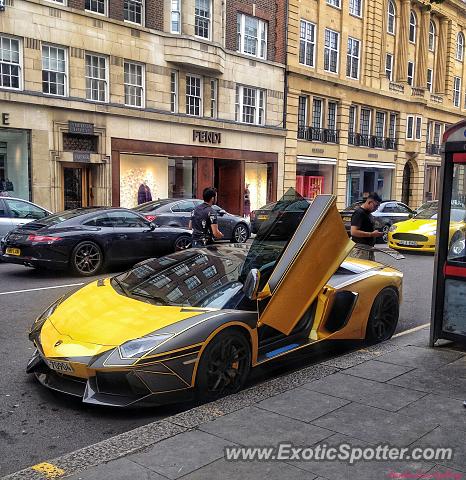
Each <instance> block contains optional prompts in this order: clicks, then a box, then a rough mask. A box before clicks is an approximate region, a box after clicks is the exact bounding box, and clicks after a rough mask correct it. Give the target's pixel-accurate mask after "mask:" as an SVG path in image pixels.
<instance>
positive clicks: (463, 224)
mask: <svg viewBox="0 0 466 480" xmlns="http://www.w3.org/2000/svg"><path fill="white" fill-rule="evenodd" d="M437 216H438V209H437V208H426V209H424V210H422V212H420V213H418V214H417V215H416V216H414V217H413V218H411V219H409V220H406V221H405V222H399V223H397V224H396V225H393V226H392V227H391V228H390V232H389V234H388V246H389V247H390V248H393V249H395V250H412V251H417V252H430V253H434V252H435V246H436V243H437ZM465 232H466V209H464V208H452V209H451V222H450V231H449V238H450V252H451V254H452V255H454V256H459V255H460V254H461V253H462V252H463V251H464V241H465Z"/></svg>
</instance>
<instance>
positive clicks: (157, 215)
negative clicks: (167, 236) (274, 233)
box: [133, 198, 251, 243]
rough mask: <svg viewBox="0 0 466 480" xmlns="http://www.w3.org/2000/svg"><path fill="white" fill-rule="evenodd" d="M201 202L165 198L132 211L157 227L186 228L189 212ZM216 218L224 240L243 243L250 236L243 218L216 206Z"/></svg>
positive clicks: (191, 199)
mask: <svg viewBox="0 0 466 480" xmlns="http://www.w3.org/2000/svg"><path fill="white" fill-rule="evenodd" d="M201 203H202V200H199V199H197V198H190V199H186V198H165V199H162V200H154V201H152V202H146V203H143V204H141V205H138V206H137V207H135V208H134V209H133V210H134V211H136V212H139V213H142V214H143V215H144V216H145V217H146V218H147V220H149V221H151V222H154V223H155V224H156V225H159V226H170V227H180V228H188V224H189V220H190V219H191V212H192V211H193V210H194V208H196V207H197V205H200V204H201ZM213 208H214V210H216V212H217V216H218V228H219V229H220V231H221V232H222V233H223V236H224V238H225V239H229V240H230V241H232V242H235V243H244V242H245V241H246V240H247V239H248V238H249V237H250V236H251V232H250V229H249V225H248V222H247V220H246V219H245V218H243V217H239V216H238V215H233V214H231V213H228V212H226V211H225V210H223V209H222V208H220V207H219V206H218V205H214V206H213Z"/></svg>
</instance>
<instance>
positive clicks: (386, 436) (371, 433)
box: [311, 403, 438, 447]
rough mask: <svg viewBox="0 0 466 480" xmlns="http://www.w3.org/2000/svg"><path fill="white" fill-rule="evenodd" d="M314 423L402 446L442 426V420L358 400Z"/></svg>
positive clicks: (364, 438)
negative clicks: (359, 402) (395, 410)
mask: <svg viewBox="0 0 466 480" xmlns="http://www.w3.org/2000/svg"><path fill="white" fill-rule="evenodd" d="M311 423H312V425H317V426H319V427H322V428H326V429H328V430H333V431H335V432H339V433H343V434H345V435H350V436H353V437H354V438H358V439H360V440H365V441H368V442H380V443H387V444H393V445H395V446H400V447H402V446H407V445H409V444H410V443H412V442H414V441H416V440H418V439H419V438H421V437H422V436H423V435H425V434H427V433H429V432H430V431H432V430H433V429H434V428H436V427H437V426H438V423H436V422H427V421H425V420H424V418H422V417H418V418H413V417H408V416H407V415H402V414H400V413H393V412H388V411H386V410H382V409H380V408H374V407H369V406H366V405H361V404H358V403H350V404H349V405H345V406H344V407H342V408H339V409H338V410H335V411H334V412H331V413H329V414H327V415H324V416H323V417H320V418H318V419H317V420H313V421H312V422H311Z"/></svg>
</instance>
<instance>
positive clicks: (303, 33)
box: [299, 20, 316, 67]
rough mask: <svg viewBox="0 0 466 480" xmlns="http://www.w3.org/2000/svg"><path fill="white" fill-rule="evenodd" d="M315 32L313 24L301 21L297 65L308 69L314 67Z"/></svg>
mask: <svg viewBox="0 0 466 480" xmlns="http://www.w3.org/2000/svg"><path fill="white" fill-rule="evenodd" d="M315 31H316V26H315V25H314V24H313V23H310V22H307V21H306V20H301V23H300V30H299V63H302V64H303V65H307V66H308V67H313V66H314V59H315V46H316V44H315Z"/></svg>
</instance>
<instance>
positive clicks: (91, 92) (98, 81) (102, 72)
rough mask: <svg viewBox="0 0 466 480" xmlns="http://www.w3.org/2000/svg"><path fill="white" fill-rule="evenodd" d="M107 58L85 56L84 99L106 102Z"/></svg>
mask: <svg viewBox="0 0 466 480" xmlns="http://www.w3.org/2000/svg"><path fill="white" fill-rule="evenodd" d="M107 89H108V82H107V58H106V57H102V56H99V55H91V54H86V99H87V100H93V101H95V102H106V101H107Z"/></svg>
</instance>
